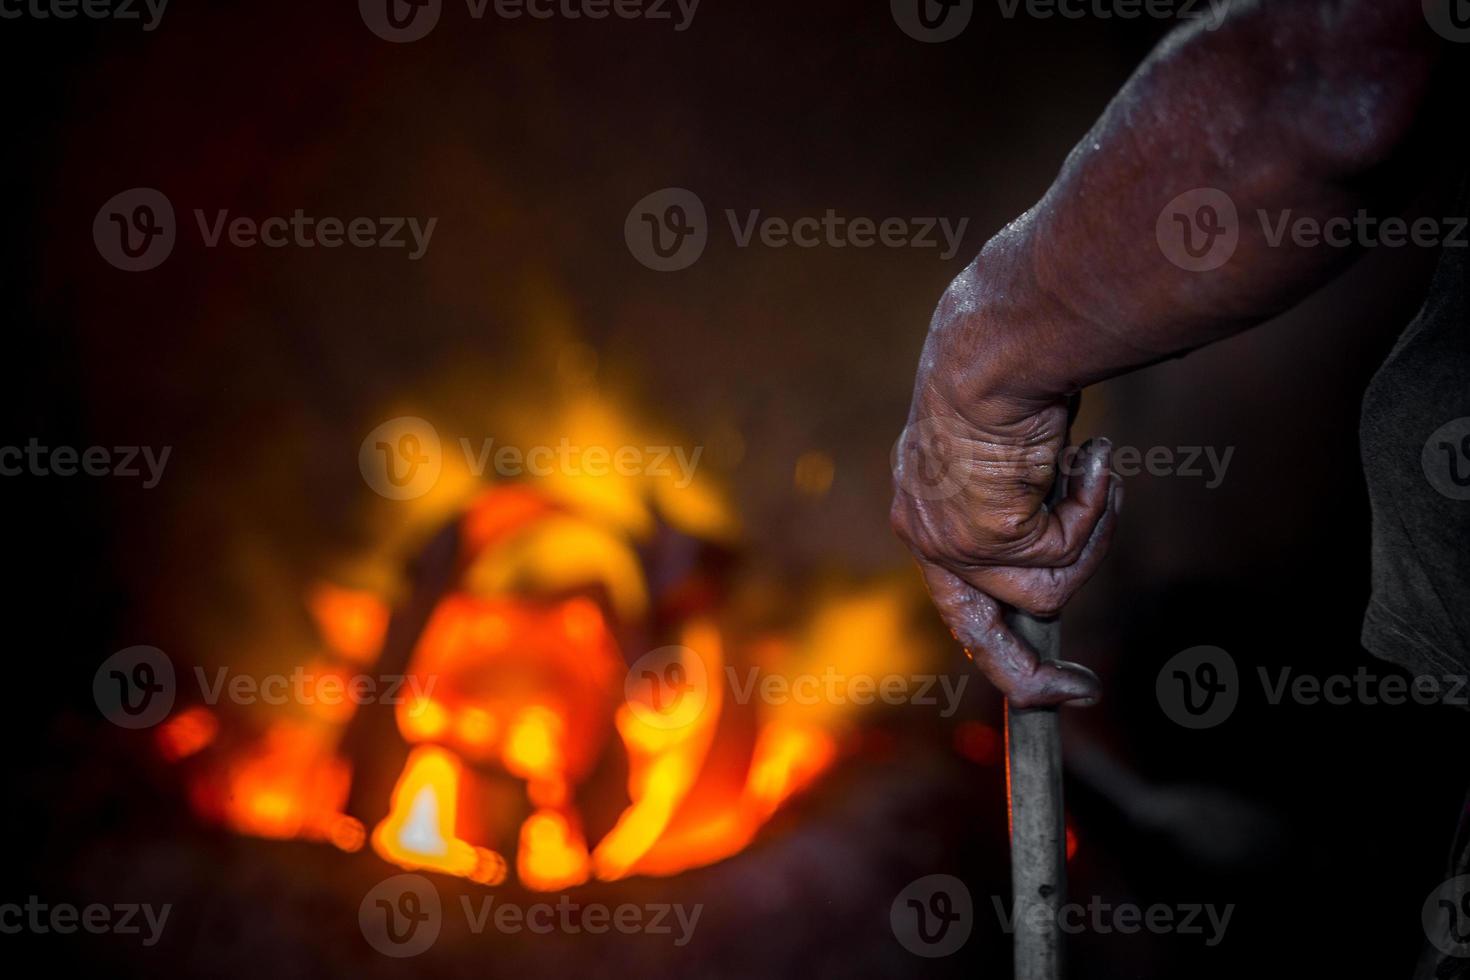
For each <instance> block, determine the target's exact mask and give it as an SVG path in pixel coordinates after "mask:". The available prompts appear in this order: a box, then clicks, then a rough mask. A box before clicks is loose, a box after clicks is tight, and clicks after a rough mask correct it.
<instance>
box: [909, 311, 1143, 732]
mask: <svg viewBox="0 0 1470 980" xmlns="http://www.w3.org/2000/svg"><path fill="white" fill-rule="evenodd" d="M947 305H948V306H949V307H950V309H949V311H947V309H946V306H947ZM972 310H973V308H971V310H970V311H966V310H964V309H961V310H960V311H959V313H958V314H956V313H955V312H954V306H953V304H941V307H940V312H939V314H938V315H937V319H936V327H938V328H943V327H945V326H946V325H945V324H943V323H941V322H940V320H941V319H942V318H944V317H946V316H951V315H964V316H970V317H973V312H972ZM977 329H983V328H980V327H978V326H977V325H976V324H974V323H973V322H970V323H967V324H965V325H964V327H963V332H964V334H965V337H966V342H967V343H969V344H970V345H971V348H972V349H971V351H970V352H969V353H970V354H972V355H973V354H975V353H978V354H979V355H980V357H981V358H982V359H983V358H984V357H985V355H986V353H987V351H986V349H985V345H984V344H983V343H979V344H977V342H976V341H975V339H974V333H975V331H976V330H977ZM954 332H956V331H951V333H954ZM945 343H946V341H945V340H944V339H943V330H942V329H941V330H940V331H938V336H936V334H931V338H930V344H929V346H928V347H926V349H925V355H924V358H923V362H922V364H921V367H920V372H919V379H918V384H917V386H916V388H915V392H916V394H915V399H914V406H913V409H912V412H911V414H910V418H909V425H908V427H907V428H905V429H904V433H903V435H902V436H901V437H900V440H899V443H898V445H897V447H896V450H895V458H894V483H895V494H894V500H893V509H892V515H891V516H892V521H893V527H894V529H895V530H896V531H897V532H898V535H899V537H900V538H902V539H903V540H904V542H905V543H906V544H907V545H908V546H909V548H910V549H912V550H913V552H914V554H915V556H917V558H918V559H919V564H920V567H921V568H922V570H923V573H924V579H925V581H926V582H927V584H928V587H929V593H930V595H931V596H932V597H933V599H934V603H935V605H936V606H937V607H938V609H939V612H940V614H941V615H942V616H943V617H944V620H945V622H946V624H947V625H948V626H949V628H950V629H951V630H952V631H953V632H954V634H955V638H956V639H958V640H959V641H960V643H962V644H963V645H964V647H965V650H966V652H967V653H968V654H969V655H970V656H971V657H972V658H973V659H974V661H975V663H976V664H977V665H979V667H980V669H981V670H982V671H984V673H985V675H986V676H987V677H988V678H989V679H990V680H991V682H992V683H994V684H995V686H996V687H998V688H999V689H1000V690H1001V692H1002V693H1004V694H1005V696H1006V697H1007V698H1009V699H1010V701H1011V702H1012V703H1013V704H1015V705H1016V706H1018V707H1038V706H1041V705H1054V704H1062V703H1080V704H1089V703H1091V702H1092V701H1094V700H1096V698H1097V697H1098V695H1099V687H1098V681H1097V677H1096V675H1094V674H1093V673H1092V672H1091V671H1089V670H1087V669H1086V668H1085V667H1082V666H1080V665H1077V664H1072V663H1067V662H1064V661H1056V662H1041V661H1039V660H1038V658H1037V656H1036V653H1035V651H1033V650H1032V649H1031V648H1030V647H1028V646H1027V645H1026V644H1025V643H1024V642H1022V641H1021V640H1020V639H1018V638H1017V637H1016V636H1015V635H1014V634H1013V633H1012V632H1011V630H1010V628H1009V627H1008V626H1007V625H1006V622H1005V619H1004V618H1003V614H1004V613H1005V611H1006V609H1005V607H1007V606H1010V607H1015V608H1018V609H1022V610H1025V611H1026V612H1029V613H1031V614H1032V615H1035V616H1040V617H1049V616H1054V615H1056V614H1057V613H1058V612H1059V611H1060V610H1061V608H1062V606H1063V605H1064V604H1065V603H1066V602H1067V600H1068V599H1070V598H1071V596H1072V594H1073V593H1074V592H1076V591H1077V589H1078V588H1080V587H1081V586H1082V584H1083V583H1084V582H1086V581H1087V579H1088V578H1089V577H1091V575H1092V573H1093V572H1094V571H1096V569H1097V567H1098V565H1099V564H1100V563H1101V561H1102V559H1103V555H1104V554H1105V552H1106V551H1107V547H1108V542H1109V540H1110V539H1111V537H1112V534H1113V528H1114V526H1115V524H1116V522H1117V515H1118V511H1119V509H1120V508H1121V506H1122V500H1123V493H1122V490H1123V488H1122V484H1121V482H1120V481H1119V480H1118V479H1117V477H1115V476H1113V475H1112V473H1111V472H1110V469H1109V463H1110V459H1111V455H1112V446H1111V444H1110V443H1108V442H1107V441H1106V440H1095V441H1091V442H1089V443H1088V444H1087V445H1085V446H1083V447H1081V448H1080V449H1078V448H1076V447H1073V448H1072V449H1070V450H1067V451H1066V452H1064V450H1065V449H1066V446H1065V443H1066V434H1067V426H1068V421H1069V404H1068V401H1067V399H1066V398H1064V397H1053V398H1048V397H1045V396H1032V395H1030V394H1025V395H1022V394H1018V393H1017V386H1016V385H1015V383H1014V380H1011V381H1008V382H1006V383H1004V384H1001V383H997V384H995V385H994V386H993V387H992V386H990V385H988V384H987V383H985V382H983V378H982V377H981V375H983V372H980V373H979V374H977V373H976V372H972V371H965V372H960V371H958V370H956V368H955V367H954V360H953V359H952V358H951V357H949V356H945V355H946V354H947V353H948V352H946V351H944V350H943V347H944V345H945ZM977 346H978V348H979V350H978V351H977V350H975V348H976V347H977ZM971 363H974V362H973V361H971ZM961 373H963V379H962V380H961V379H960V375H961ZM977 378H980V383H979V384H978V385H977V383H976V382H977ZM961 390H962V391H963V392H964V394H963V397H959V396H957V395H956V394H955V392H957V391H961ZM1059 470H1060V471H1061V474H1060V475H1061V476H1062V478H1063V480H1064V483H1063V493H1062V494H1060V495H1058V498H1057V500H1058V502H1057V503H1056V504H1055V505H1054V506H1050V507H1049V506H1047V504H1046V500H1047V496H1048V494H1049V492H1050V491H1051V488H1052V483H1053V481H1054V480H1055V479H1057V478H1058V475H1059Z"/></svg>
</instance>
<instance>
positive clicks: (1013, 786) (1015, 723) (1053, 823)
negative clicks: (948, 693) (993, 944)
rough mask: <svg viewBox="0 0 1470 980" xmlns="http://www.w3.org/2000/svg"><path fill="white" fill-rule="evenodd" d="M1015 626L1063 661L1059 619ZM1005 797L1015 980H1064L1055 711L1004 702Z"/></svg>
mask: <svg viewBox="0 0 1470 980" xmlns="http://www.w3.org/2000/svg"><path fill="white" fill-rule="evenodd" d="M1010 623H1011V628H1012V629H1013V630H1014V631H1015V632H1016V635H1017V636H1019V637H1020V638H1021V639H1022V640H1024V641H1025V642H1027V643H1029V644H1031V647H1032V648H1033V649H1034V650H1035V651H1036V652H1037V654H1038V655H1039V656H1040V657H1041V659H1043V660H1057V659H1059V657H1060V653H1061V645H1062V632H1061V623H1059V622H1058V621H1057V620H1054V619H1053V620H1041V619H1036V618H1034V617H1031V616H1028V615H1026V614H1025V613H1020V612H1017V613H1013V614H1012V615H1011V617H1010ZM1006 795H1007V798H1008V800H1009V803H1010V829H1011V915H1012V922H1013V923H1014V924H1015V933H1014V935H1013V937H1012V948H1013V950H1014V953H1015V980H1060V978H1061V976H1062V952H1063V950H1062V936H1061V929H1060V923H1059V920H1058V914H1059V912H1060V909H1061V906H1062V902H1063V901H1064V900H1065V895H1066V891H1067V830H1066V822H1065V817H1064V815H1063V809H1062V735H1061V730H1060V726H1059V725H1058V719H1057V711H1056V709H1055V708H1037V709H1025V708H1012V707H1011V704H1010V702H1009V701H1007V702H1006Z"/></svg>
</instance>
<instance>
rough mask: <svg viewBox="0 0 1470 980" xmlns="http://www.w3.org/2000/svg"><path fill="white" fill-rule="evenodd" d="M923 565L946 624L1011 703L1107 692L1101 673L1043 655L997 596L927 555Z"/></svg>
mask: <svg viewBox="0 0 1470 980" xmlns="http://www.w3.org/2000/svg"><path fill="white" fill-rule="evenodd" d="M919 566H920V568H921V570H922V571H923V573H924V583H925V585H927V586H928V588H929V596H930V598H932V599H933V600H934V606H935V608H937V609H938V610H939V615H940V617H941V618H942V619H943V620H944V623H945V625H946V626H948V627H949V629H950V632H951V633H953V634H954V637H955V639H956V640H958V641H959V642H960V644H961V645H962V646H964V648H965V653H966V654H967V655H968V656H969V657H970V659H971V660H973V661H974V662H975V665H976V666H978V667H979V668H980V670H981V672H982V673H984V674H985V676H986V677H987V678H988V679H989V680H990V682H991V683H992V684H994V685H995V686H996V688H997V689H998V690H999V691H1000V692H1001V693H1002V694H1004V695H1005V696H1006V698H1007V699H1008V700H1009V701H1010V702H1011V704H1013V705H1014V706H1016V707H1018V708H1040V707H1046V706H1050V705H1058V704H1073V705H1078V706H1087V705H1091V704H1095V703H1096V702H1097V700H1098V698H1100V697H1101V696H1102V689H1101V685H1100V683H1099V681H1098V679H1097V675H1096V674H1094V673H1093V672H1092V671H1090V670H1088V669H1087V668H1086V667H1083V666H1082V665H1081V664H1074V663H1069V662H1068V661H1065V660H1042V659H1041V658H1040V657H1038V656H1037V654H1036V651H1035V650H1033V649H1031V647H1030V646H1028V645H1027V644H1026V643H1024V642H1023V641H1022V640H1021V639H1020V638H1019V637H1017V636H1016V634H1015V633H1014V632H1013V631H1012V630H1011V628H1010V626H1008V625H1007V624H1006V621H1005V617H1004V615H1003V614H1002V610H1001V606H1000V603H998V602H996V601H995V600H994V599H993V598H991V597H990V596H988V595H986V594H985V593H984V592H981V591H980V590H979V589H977V588H975V587H974V586H972V585H970V584H969V583H968V582H966V581H965V580H964V579H962V578H960V577H959V576H958V575H955V574H954V573H953V572H951V571H949V570H948V569H946V568H944V567H942V566H940V565H936V564H934V563H933V562H929V561H923V560H921V561H920V562H919Z"/></svg>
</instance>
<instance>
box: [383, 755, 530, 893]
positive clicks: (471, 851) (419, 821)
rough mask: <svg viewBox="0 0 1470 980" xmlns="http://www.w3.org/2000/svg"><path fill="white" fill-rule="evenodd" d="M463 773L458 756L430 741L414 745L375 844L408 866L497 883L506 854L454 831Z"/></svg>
mask: <svg viewBox="0 0 1470 980" xmlns="http://www.w3.org/2000/svg"><path fill="white" fill-rule="evenodd" d="M460 775H461V772H460V764H459V760H458V759H456V758H455V757H454V756H453V755H452V754H451V753H449V752H447V751H445V750H444V749H440V748H434V747H428V746H426V747H422V748H418V749H415V750H414V751H413V754H412V755H410V756H409V759H408V767H407V768H406V769H405V770H404V772H403V776H402V778H400V779H399V780H398V785H397V786H395V787H394V788H393V801H392V803H391V804H390V806H389V810H388V816H387V817H385V818H384V819H383V822H382V823H380V824H378V826H377V827H376V828H375V829H374V830H373V850H374V851H377V852H378V854H379V855H380V856H381V857H383V858H384V859H385V860H388V861H392V862H393V863H394V864H396V865H398V866H400V867H403V868H408V869H410V870H419V869H428V870H430V871H442V872H444V873H445V874H452V875H459V876H460V877H462V878H469V879H470V880H472V881H478V882H480V883H481V884H486V885H495V884H499V883H500V882H501V881H504V880H505V858H504V857H502V856H501V855H499V854H497V853H496V852H494V851H492V850H490V849H488V848H484V847H476V846H475V845H473V844H470V843H468V842H466V841H463V840H460V839H459V838H458V837H457V836H456V833H455V820H456V817H457V815H458V813H459V805H458V804H459V783H460Z"/></svg>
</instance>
